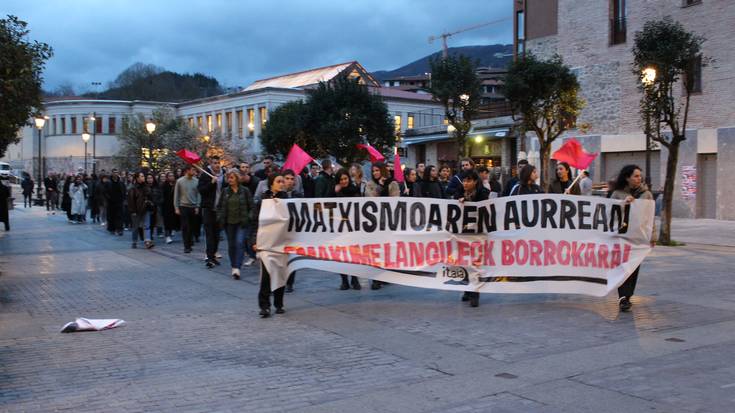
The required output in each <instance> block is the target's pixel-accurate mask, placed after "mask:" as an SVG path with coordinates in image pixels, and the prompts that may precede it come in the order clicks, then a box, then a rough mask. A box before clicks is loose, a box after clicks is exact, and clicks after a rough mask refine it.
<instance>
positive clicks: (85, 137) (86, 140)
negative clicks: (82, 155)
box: [82, 132, 90, 143]
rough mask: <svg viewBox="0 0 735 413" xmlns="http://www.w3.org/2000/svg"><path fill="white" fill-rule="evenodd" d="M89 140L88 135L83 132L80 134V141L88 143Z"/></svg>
mask: <svg viewBox="0 0 735 413" xmlns="http://www.w3.org/2000/svg"><path fill="white" fill-rule="evenodd" d="M89 138H90V135H89V134H88V133H87V132H84V133H83V134H82V140H83V141H84V143H87V142H89Z"/></svg>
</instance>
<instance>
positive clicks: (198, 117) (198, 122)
mask: <svg viewBox="0 0 735 413" xmlns="http://www.w3.org/2000/svg"><path fill="white" fill-rule="evenodd" d="M197 128H198V129H199V130H202V117H201V116H197Z"/></svg>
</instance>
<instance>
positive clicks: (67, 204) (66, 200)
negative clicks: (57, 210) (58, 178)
mask: <svg viewBox="0 0 735 413" xmlns="http://www.w3.org/2000/svg"><path fill="white" fill-rule="evenodd" d="M70 187H71V175H69V176H67V177H66V180H64V189H63V192H64V193H63V195H62V198H61V209H63V210H64V211H66V218H67V219H68V220H69V222H72V216H71V195H69V188H70Z"/></svg>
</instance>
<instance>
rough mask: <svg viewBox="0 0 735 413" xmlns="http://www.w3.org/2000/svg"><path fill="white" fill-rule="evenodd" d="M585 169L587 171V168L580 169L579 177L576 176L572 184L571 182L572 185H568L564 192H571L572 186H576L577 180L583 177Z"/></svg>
mask: <svg viewBox="0 0 735 413" xmlns="http://www.w3.org/2000/svg"><path fill="white" fill-rule="evenodd" d="M584 171H586V169H582V170H580V171H579V173H578V174H577V177H576V178H574V180H573V181H572V184H571V185H569V187H568V188H567V189H565V190H564V193H565V194H568V193H569V192H570V191H571V190H572V187H574V185H575V184H576V183H577V181H579V178H581V177H582V173H583V172H584Z"/></svg>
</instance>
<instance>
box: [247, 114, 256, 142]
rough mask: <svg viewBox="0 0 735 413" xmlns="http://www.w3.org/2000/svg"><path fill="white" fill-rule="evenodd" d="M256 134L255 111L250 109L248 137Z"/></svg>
mask: <svg viewBox="0 0 735 413" xmlns="http://www.w3.org/2000/svg"><path fill="white" fill-rule="evenodd" d="M254 133H255V109H248V136H253V134H254Z"/></svg>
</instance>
